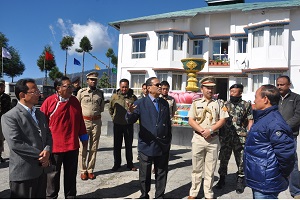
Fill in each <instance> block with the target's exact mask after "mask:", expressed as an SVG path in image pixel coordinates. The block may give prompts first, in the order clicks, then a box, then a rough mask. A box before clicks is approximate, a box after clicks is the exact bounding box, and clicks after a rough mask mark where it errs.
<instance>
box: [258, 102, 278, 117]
mask: <svg viewBox="0 0 300 200" xmlns="http://www.w3.org/2000/svg"><path fill="white" fill-rule="evenodd" d="M276 110H278V105H275V106H271V107H269V108H266V109H264V110H253V118H254V121H257V120H259V119H261V118H263V117H264V116H266V115H267V114H269V113H270V112H272V111H276Z"/></svg>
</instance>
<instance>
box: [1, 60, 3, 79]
mask: <svg viewBox="0 0 300 200" xmlns="http://www.w3.org/2000/svg"><path fill="white" fill-rule="evenodd" d="M1 75H2V78H3V55H2V69H1Z"/></svg>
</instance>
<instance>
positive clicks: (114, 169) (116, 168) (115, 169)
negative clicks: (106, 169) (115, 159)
mask: <svg viewBox="0 0 300 200" xmlns="http://www.w3.org/2000/svg"><path fill="white" fill-rule="evenodd" d="M119 168H120V166H117V165H114V166H113V168H111V170H112V171H114V172H116V171H117V170H118V169H119Z"/></svg>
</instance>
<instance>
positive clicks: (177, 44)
mask: <svg viewBox="0 0 300 200" xmlns="http://www.w3.org/2000/svg"><path fill="white" fill-rule="evenodd" d="M173 41H174V44H173V49H174V50H182V44H183V35H179V34H174V40H173Z"/></svg>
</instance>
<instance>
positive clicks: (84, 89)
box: [78, 88, 87, 93]
mask: <svg viewBox="0 0 300 200" xmlns="http://www.w3.org/2000/svg"><path fill="white" fill-rule="evenodd" d="M86 90H87V88H81V89H80V90H79V91H78V92H80V93H81V92H84V91H86Z"/></svg>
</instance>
